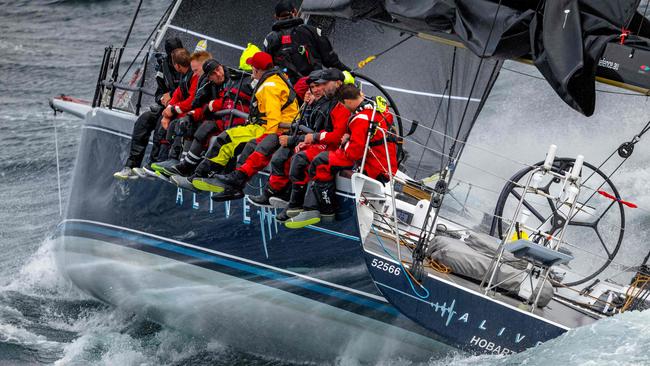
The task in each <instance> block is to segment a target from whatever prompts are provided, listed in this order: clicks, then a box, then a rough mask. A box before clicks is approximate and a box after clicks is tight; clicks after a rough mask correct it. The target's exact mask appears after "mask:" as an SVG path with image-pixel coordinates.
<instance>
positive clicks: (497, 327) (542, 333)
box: [366, 252, 569, 354]
mask: <svg viewBox="0 0 650 366" xmlns="http://www.w3.org/2000/svg"><path fill="white" fill-rule="evenodd" d="M366 260H367V262H368V268H369V269H370V271H371V275H372V277H373V279H374V281H375V283H376V284H377V287H378V288H379V289H380V290H381V292H382V293H383V294H384V296H385V297H386V299H387V300H388V301H389V302H390V303H391V304H393V305H394V306H395V307H396V308H397V309H399V310H400V312H402V313H403V314H405V315H406V316H408V317H409V318H411V319H413V320H414V321H416V322H418V324H421V325H423V326H424V327H426V328H427V329H429V330H431V331H433V332H435V333H436V334H440V335H442V336H444V337H445V338H446V342H448V343H450V344H452V345H454V346H455V347H458V348H461V349H463V350H467V351H470V352H476V353H495V354H511V353H515V352H521V351H523V350H525V349H527V348H531V347H534V346H537V345H538V344H540V343H542V342H545V341H547V340H549V339H553V338H556V337H558V336H560V335H561V334H563V333H564V332H566V331H567V330H568V329H569V328H568V327H566V326H564V325H561V324H558V323H555V322H552V321H549V320H546V319H544V318H542V317H540V316H536V315H534V314H531V313H529V312H528V311H527V310H523V309H518V308H516V307H515V306H511V305H507V304H505V303H503V302H499V301H496V300H495V299H492V298H490V297H488V296H484V295H483V294H481V293H479V292H477V291H472V290H470V289H467V288H464V287H463V286H460V285H458V284H455V283H453V282H452V281H447V280H444V279H442V278H438V277H435V276H432V275H429V276H426V277H425V278H423V280H422V282H421V284H422V286H423V287H424V288H426V290H427V291H428V293H427V292H426V291H425V290H424V289H423V288H421V287H419V286H417V285H413V286H412V285H411V283H412V282H410V281H409V280H408V279H407V276H406V274H405V273H404V270H403V269H401V268H400V266H399V264H398V262H397V261H395V260H394V259H392V258H387V257H386V256H380V255H377V254H374V253H372V252H366ZM391 269H392V271H391Z"/></svg>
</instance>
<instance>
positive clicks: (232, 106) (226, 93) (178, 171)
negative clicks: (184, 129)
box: [168, 60, 253, 186]
mask: <svg viewBox="0 0 650 366" xmlns="http://www.w3.org/2000/svg"><path fill="white" fill-rule="evenodd" d="M206 64H207V63H206ZM244 65H246V66H245V67H244V68H243V69H241V70H232V69H229V70H228V74H229V76H228V78H227V80H228V81H227V82H226V84H225V86H224V88H223V89H222V90H221V91H220V93H219V95H218V97H217V98H215V99H213V100H212V101H210V102H209V103H208V104H207V105H206V106H205V107H203V109H200V110H195V111H194V114H193V116H192V118H193V119H195V120H199V121H201V120H202V121H203V122H202V123H201V125H200V126H199V127H198V129H197V130H196V132H195V133H194V136H193V141H192V144H191V146H190V147H189V150H188V151H187V155H185V157H184V158H183V160H181V162H180V163H178V164H177V165H175V166H173V167H171V168H170V169H168V170H169V171H170V173H172V174H174V176H172V181H173V182H174V183H176V184H178V185H179V186H188V185H189V186H191V180H188V177H190V176H191V175H192V174H193V173H194V170H195V169H196V166H197V165H198V164H199V163H200V162H201V159H202V156H203V153H204V151H205V150H206V149H207V148H208V144H209V142H210V139H211V138H212V137H213V136H217V135H218V134H220V133H222V132H223V131H225V130H227V129H229V128H233V127H236V126H241V125H244V124H245V123H246V119H245V118H242V117H238V116H237V115H235V114H234V113H229V114H227V115H225V116H219V117H217V116H215V113H217V112H219V111H227V110H238V111H241V112H243V113H249V107H250V101H251V97H252V94H253V88H252V87H251V82H252V79H251V78H250V77H249V76H248V75H246V74H245V73H244V72H246V71H252V70H251V68H250V65H247V64H246V63H245V60H244ZM204 66H205V64H204ZM220 67H221V68H223V66H220ZM240 67H241V66H240ZM242 71H244V72H242ZM206 72H207V71H206ZM216 72H218V71H217V70H216V69H215V71H213V73H216ZM199 111H200V113H199ZM182 178H185V179H182Z"/></svg>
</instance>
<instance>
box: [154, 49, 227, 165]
mask: <svg viewBox="0 0 650 366" xmlns="http://www.w3.org/2000/svg"><path fill="white" fill-rule="evenodd" d="M193 62H197V64H198V62H200V61H199V59H197V61H193ZM197 72H198V73H199V74H200V76H199V81H198V86H197V89H196V93H195V96H194V100H193V101H192V105H191V107H190V108H191V109H192V110H191V111H189V112H188V113H186V114H185V115H184V116H182V117H180V118H178V119H176V120H173V121H172V122H171V123H170V126H169V128H168V140H170V141H173V144H172V146H173V148H172V151H171V153H170V156H169V159H168V160H167V161H164V162H162V163H157V164H156V165H157V168H159V170H160V171H161V172H162V173H163V174H165V175H167V176H171V175H174V174H178V172H177V171H176V170H175V169H173V167H174V166H176V165H179V164H180V162H179V159H178V157H179V156H180V157H181V158H182V159H183V160H184V158H185V156H186V155H187V151H188V150H189V149H190V146H191V144H192V140H193V136H194V132H195V131H196V130H197V128H198V126H199V124H200V123H201V122H202V121H203V119H204V113H203V110H204V108H205V107H206V106H207V105H208V103H209V102H210V101H212V100H215V99H216V98H218V97H219V96H220V95H222V94H223V93H222V89H223V85H224V83H225V81H226V74H225V69H224V67H223V66H222V65H221V64H220V63H219V62H218V61H217V60H215V59H208V60H206V61H204V62H203V64H202V66H201V69H200V70H198V71H197ZM181 152H182V153H181Z"/></svg>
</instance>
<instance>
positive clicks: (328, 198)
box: [285, 85, 397, 229]
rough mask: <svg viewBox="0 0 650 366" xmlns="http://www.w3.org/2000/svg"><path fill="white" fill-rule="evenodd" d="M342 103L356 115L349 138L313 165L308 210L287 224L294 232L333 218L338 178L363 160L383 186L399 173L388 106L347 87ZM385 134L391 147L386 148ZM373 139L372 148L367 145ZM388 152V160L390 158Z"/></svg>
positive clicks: (366, 171)
mask: <svg viewBox="0 0 650 366" xmlns="http://www.w3.org/2000/svg"><path fill="white" fill-rule="evenodd" d="M337 96H338V99H339V101H340V102H341V103H342V104H343V105H344V106H345V108H347V109H348V111H350V112H351V113H353V114H354V115H353V117H352V118H351V119H350V121H349V122H348V134H346V135H345V136H344V138H343V139H342V140H341V147H340V148H339V149H337V150H336V151H325V152H322V153H320V154H318V156H316V158H315V159H314V161H312V163H311V165H310V166H309V175H310V177H311V179H312V182H311V183H310V186H309V189H308V190H307V193H306V196H305V202H304V210H303V211H302V212H301V213H300V214H298V215H297V216H295V217H293V218H290V219H289V220H287V221H286V222H285V226H286V227H288V228H290V229H298V228H302V227H305V226H307V225H313V224H316V223H318V222H320V220H321V217H333V216H334V212H335V211H334V210H335V199H336V196H335V195H336V189H335V185H334V178H335V176H336V174H337V173H338V172H339V171H341V170H345V169H352V168H353V167H354V166H355V164H358V163H360V162H361V160H362V159H363V156H364V153H365V152H366V148H368V150H367V153H366V160H365V165H364V166H363V173H364V174H365V175H367V176H369V177H370V178H373V179H376V180H378V181H380V182H388V181H389V180H390V176H391V175H393V174H395V173H396V172H397V144H396V142H397V136H396V134H395V133H394V129H393V117H392V115H391V114H390V113H389V112H388V109H387V108H388V107H387V106H385V104H384V103H383V102H382V103H377V102H368V101H366V100H365V99H364V96H363V93H361V91H360V90H359V89H358V88H357V87H356V86H354V85H344V86H342V87H341V88H340V89H339V90H338V92H337ZM384 134H385V135H386V140H387V147H386V146H384ZM369 135H370V141H369V146H368V147H366V141H367V140H368V136H369ZM386 148H387V149H388V156H386Z"/></svg>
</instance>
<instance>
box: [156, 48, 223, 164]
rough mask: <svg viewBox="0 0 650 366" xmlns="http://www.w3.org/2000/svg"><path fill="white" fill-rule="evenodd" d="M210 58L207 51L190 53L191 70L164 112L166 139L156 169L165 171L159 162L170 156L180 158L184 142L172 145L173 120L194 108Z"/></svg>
mask: <svg viewBox="0 0 650 366" xmlns="http://www.w3.org/2000/svg"><path fill="white" fill-rule="evenodd" d="M210 58H212V55H210V53H209V52H206V51H197V52H194V53H192V55H190V68H191V70H189V71H187V72H186V74H184V75H183V77H182V78H181V83H180V84H179V85H178V88H176V91H174V94H173V95H172V98H171V100H170V101H169V104H167V107H166V108H165V109H164V110H163V112H162V119H161V120H160V125H161V127H162V130H163V131H165V139H164V140H162V141H161V149H160V153H159V156H158V159H157V160H158V161H159V163H154V164H152V165H151V168H152V169H153V170H155V171H163V169H162V168H161V167H160V166H159V164H160V163H162V162H165V161H167V160H168V158H175V159H178V156H176V155H179V156H180V151H178V150H179V148H180V150H181V151H182V144H179V143H180V141H177V142H176V146H172V145H173V144H174V141H173V140H174V129H175V128H174V127H175V126H174V124H173V123H172V121H176V120H177V119H178V118H180V117H183V116H184V115H185V114H186V113H187V112H189V111H191V110H192V102H193V101H194V97H195V95H196V90H197V87H198V83H199V78H200V77H201V75H202V74H203V62H205V61H206V60H208V59H210ZM170 125H171V126H170ZM171 149H174V151H173V152H171V153H170V150H171ZM170 155H171V156H170Z"/></svg>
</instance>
